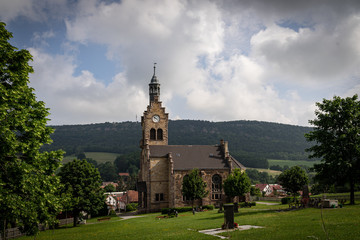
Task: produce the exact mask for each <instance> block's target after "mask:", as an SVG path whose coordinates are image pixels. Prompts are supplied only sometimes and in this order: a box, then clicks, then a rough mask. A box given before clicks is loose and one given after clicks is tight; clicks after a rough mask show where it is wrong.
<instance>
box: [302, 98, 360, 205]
mask: <svg viewBox="0 0 360 240" xmlns="http://www.w3.org/2000/svg"><path fill="white" fill-rule="evenodd" d="M316 106H317V107H318V109H317V110H316V111H315V115H316V119H314V120H310V121H309V123H311V124H312V125H314V130H313V131H311V132H310V133H308V134H306V135H305V137H306V139H307V140H308V141H314V142H315V145H314V146H312V147H310V148H309V149H307V150H308V151H309V152H310V153H311V155H310V157H311V158H321V163H320V164H316V165H315V166H314V169H315V171H316V173H317V174H316V176H315V179H316V180H318V181H320V182H322V183H327V184H329V185H333V184H338V185H341V184H342V185H343V184H349V186H350V203H351V204H354V203H355V200H354V199H355V198H354V191H355V184H356V183H359V182H360V101H359V100H358V96H357V95H354V96H353V97H347V98H341V97H338V96H335V97H334V98H333V99H332V100H327V99H323V101H322V102H321V103H316Z"/></svg>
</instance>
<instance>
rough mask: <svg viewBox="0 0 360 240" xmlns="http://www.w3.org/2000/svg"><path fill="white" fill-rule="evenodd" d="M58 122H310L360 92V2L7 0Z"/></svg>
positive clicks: (4, 16)
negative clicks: (148, 115) (323, 108)
mask: <svg viewBox="0 0 360 240" xmlns="http://www.w3.org/2000/svg"><path fill="white" fill-rule="evenodd" d="M0 21H3V22H5V23H6V24H7V26H6V28H7V30H8V31H10V32H12V33H13V38H12V39H11V41H10V42H11V44H12V45H14V46H16V47H17V48H18V49H27V50H29V51H30V53H31V54H32V56H33V61H32V62H30V65H31V66H33V68H34V73H33V74H31V75H30V86H31V87H33V88H34V89H35V94H36V96H37V99H38V100H41V101H44V102H45V104H46V107H48V108H50V113H51V115H50V116H49V119H50V121H49V122H48V123H49V124H51V125H67V124H88V123H102V122H123V121H140V118H141V116H142V114H143V112H144V110H146V107H147V105H148V104H149V94H148V87H149V86H148V84H149V83H150V80H151V78H152V75H153V66H154V63H155V62H156V63H157V64H156V76H157V78H158V80H159V81H160V84H161V96H160V100H161V101H162V104H163V106H165V107H166V112H168V113H169V118H170V119H172V120H177V119H193V120H209V121H234V120H257V121H267V122H277V123H284V124H292V125H300V126H309V124H308V121H309V120H311V119H314V118H315V114H314V111H315V110H316V105H315V103H316V102H321V101H322V100H323V99H324V98H325V99H332V98H333V97H334V96H335V95H336V96H341V97H349V96H353V95H354V94H357V93H359V90H360V68H359V66H360V40H359V39H360V1H358V0H354V1H351V0H348V1H347V0H343V1H338V0H317V1H313V0H303V1H289V0H272V1H268V0H258V1H257V0H254V1H250V0H196V1H195V0H123V1H116V0H0Z"/></svg>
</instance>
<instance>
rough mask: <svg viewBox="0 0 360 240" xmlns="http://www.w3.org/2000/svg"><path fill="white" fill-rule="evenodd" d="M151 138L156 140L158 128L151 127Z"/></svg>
mask: <svg viewBox="0 0 360 240" xmlns="http://www.w3.org/2000/svg"><path fill="white" fill-rule="evenodd" d="M150 139H151V140H156V130H155V129H154V128H152V129H150Z"/></svg>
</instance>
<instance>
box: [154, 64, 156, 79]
mask: <svg viewBox="0 0 360 240" xmlns="http://www.w3.org/2000/svg"><path fill="white" fill-rule="evenodd" d="M155 68H156V63H154V76H155Z"/></svg>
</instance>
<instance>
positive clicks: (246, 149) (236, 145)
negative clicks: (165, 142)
mask: <svg viewBox="0 0 360 240" xmlns="http://www.w3.org/2000/svg"><path fill="white" fill-rule="evenodd" d="M53 128H55V133H53V134H52V139H53V141H54V142H53V143H52V144H51V145H46V146H44V147H43V149H44V150H55V149H63V150H65V151H66V153H67V155H70V154H74V153H79V152H83V151H84V152H114V153H119V154H126V153H130V152H133V151H139V150H140V149H139V142H140V139H141V124H140V123H139V122H121V123H101V124H89V125H65V126H53ZM309 131H311V128H309V127H300V126H293V125H286V124H277V123H269V122H258V121H231V122H209V121H195V120H176V121H169V144H170V145H187V144H189V145H215V144H219V143H220V139H224V140H225V141H228V142H229V150H230V153H231V155H233V156H234V157H235V158H236V159H238V160H239V161H241V162H242V163H243V164H244V165H249V164H248V161H251V164H250V165H251V166H254V167H263V165H264V162H263V161H264V160H266V159H292V160H306V159H307V153H305V149H306V148H308V147H309V146H310V143H308V142H306V140H305V137H304V134H305V133H307V132H309ZM256 162H258V163H259V166H256V165H257V163H256ZM260 165H261V166H260Z"/></svg>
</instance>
